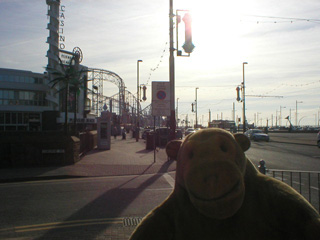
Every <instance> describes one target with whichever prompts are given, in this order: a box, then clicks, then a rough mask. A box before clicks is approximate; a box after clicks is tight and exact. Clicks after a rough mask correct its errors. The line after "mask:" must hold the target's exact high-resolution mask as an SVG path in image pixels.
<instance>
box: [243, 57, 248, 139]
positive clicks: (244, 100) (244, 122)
mask: <svg viewBox="0 0 320 240" xmlns="http://www.w3.org/2000/svg"><path fill="white" fill-rule="evenodd" d="M245 64H248V63H247V62H243V63H242V76H243V82H242V94H243V96H242V103H243V106H242V107H243V116H242V118H243V133H245V131H246V93H245V81H244V65H245Z"/></svg>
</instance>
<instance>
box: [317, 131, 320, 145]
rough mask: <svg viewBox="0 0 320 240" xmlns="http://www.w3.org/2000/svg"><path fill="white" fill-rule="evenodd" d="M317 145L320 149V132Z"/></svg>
mask: <svg viewBox="0 0 320 240" xmlns="http://www.w3.org/2000/svg"><path fill="white" fill-rule="evenodd" d="M317 145H318V148H320V131H319V132H318V134H317Z"/></svg>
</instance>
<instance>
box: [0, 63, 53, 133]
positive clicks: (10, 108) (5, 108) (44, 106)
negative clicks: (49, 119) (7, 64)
mask: <svg viewBox="0 0 320 240" xmlns="http://www.w3.org/2000/svg"><path fill="white" fill-rule="evenodd" d="M48 92H49V87H48V85H47V84H46V74H40V73H34V72H31V71H23V70H14V69H3V68H0V131H41V130H42V128H43V126H42V121H43V115H42V113H43V112H50V111H52V110H53V104H52V102H50V101H48V100H47V99H46V96H47V93H48Z"/></svg>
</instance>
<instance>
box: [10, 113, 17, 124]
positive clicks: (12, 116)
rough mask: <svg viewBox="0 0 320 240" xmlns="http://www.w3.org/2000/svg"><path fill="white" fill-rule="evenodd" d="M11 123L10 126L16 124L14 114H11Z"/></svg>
mask: <svg viewBox="0 0 320 240" xmlns="http://www.w3.org/2000/svg"><path fill="white" fill-rule="evenodd" d="M11 120H12V121H11V123H12V124H17V114H16V113H11Z"/></svg>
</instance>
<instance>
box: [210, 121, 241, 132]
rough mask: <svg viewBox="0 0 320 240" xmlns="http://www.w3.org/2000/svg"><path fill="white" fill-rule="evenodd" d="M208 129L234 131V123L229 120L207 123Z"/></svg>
mask: <svg viewBox="0 0 320 240" xmlns="http://www.w3.org/2000/svg"><path fill="white" fill-rule="evenodd" d="M209 128H222V129H225V130H228V131H234V130H236V123H235V122H234V121H229V120H213V121H212V122H210V123H209Z"/></svg>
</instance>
